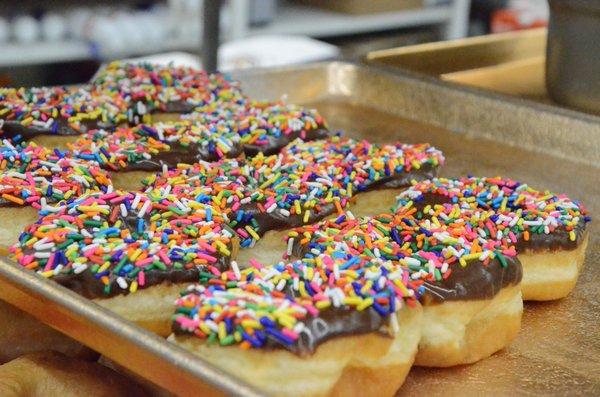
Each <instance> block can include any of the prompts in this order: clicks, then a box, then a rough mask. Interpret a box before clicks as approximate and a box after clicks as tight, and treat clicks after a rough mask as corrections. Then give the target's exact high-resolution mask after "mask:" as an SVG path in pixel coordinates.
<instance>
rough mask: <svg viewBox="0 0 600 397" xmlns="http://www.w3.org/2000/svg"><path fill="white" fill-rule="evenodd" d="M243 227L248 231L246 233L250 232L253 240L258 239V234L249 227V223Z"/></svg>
mask: <svg viewBox="0 0 600 397" xmlns="http://www.w3.org/2000/svg"><path fill="white" fill-rule="evenodd" d="M244 229H246V231H247V232H248V234H250V236H252V238H253V239H254V240H257V241H258V240H260V236H259V235H258V234H257V233H256V232H255V231H254V229H252V228H251V227H250V225H246V227H245V228H244Z"/></svg>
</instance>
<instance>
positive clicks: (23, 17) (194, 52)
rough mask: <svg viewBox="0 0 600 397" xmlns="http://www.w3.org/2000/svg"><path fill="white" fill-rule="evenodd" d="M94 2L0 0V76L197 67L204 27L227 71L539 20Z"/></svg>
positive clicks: (535, 0)
mask: <svg viewBox="0 0 600 397" xmlns="http://www.w3.org/2000/svg"><path fill="white" fill-rule="evenodd" d="M206 1H208V2H214V1H215V0H206ZM99 3H100V2H97V1H92V0H79V1H74V0H45V1H44V0H21V1H18V2H15V1H7V0H0V9H1V13H0V84H1V85H3V86H32V85H55V84H73V83H80V82H85V81H87V80H88V79H89V78H90V77H91V76H92V75H93V73H94V72H95V71H96V70H97V68H98V66H99V65H100V64H101V63H102V62H106V61H109V60H113V59H123V58H126V59H129V58H136V59H137V58H139V57H143V59H149V60H153V61H159V62H175V63H177V64H188V65H194V66H202V59H201V58H202V46H203V42H204V45H205V46H206V41H203V39H205V38H206V37H205V36H204V34H205V33H206V32H205V31H208V32H209V34H210V35H212V36H213V37H210V38H209V39H210V40H212V41H213V42H216V41H217V40H218V43H219V47H218V67H219V69H221V70H231V69H236V68H245V67H259V66H277V65H290V64H297V63H303V62H309V61H315V60H324V59H349V60H357V59H361V58H362V57H364V56H365V54H367V53H368V52H371V51H374V50H378V49H384V48H392V47H398V46H403V45H409V44H418V43H426V42H430V41H438V40H446V39H456V38H462V37H467V36H473V35H481V34H486V33H490V32H505V31H510V30H519V29H525V28H531V27H539V26H545V25H546V24H547V20H548V4H547V2H546V1H545V0H489V1H488V0H471V1H470V0H380V1H364V0H328V1H326V0H301V1H285V0H228V1H227V0H223V1H220V2H217V3H219V8H220V12H219V13H218V15H219V17H218V18H219V20H218V23H215V21H214V20H213V21H212V24H211V26H210V27H208V26H206V24H207V23H211V21H207V14H206V13H205V12H204V3H203V1H202V0H121V1H103V2H101V4H99ZM212 15H215V14H214V12H213V14H212ZM207 28H208V29H207ZM215 29H218V32H219V33H218V35H217V34H215V31H216V30H215ZM203 32H204V33H203ZM205 56H206V55H205Z"/></svg>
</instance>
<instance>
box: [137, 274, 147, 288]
mask: <svg viewBox="0 0 600 397" xmlns="http://www.w3.org/2000/svg"><path fill="white" fill-rule="evenodd" d="M138 285H139V286H140V287H143V286H144V285H146V273H144V271H143V270H142V271H141V272H139V273H138Z"/></svg>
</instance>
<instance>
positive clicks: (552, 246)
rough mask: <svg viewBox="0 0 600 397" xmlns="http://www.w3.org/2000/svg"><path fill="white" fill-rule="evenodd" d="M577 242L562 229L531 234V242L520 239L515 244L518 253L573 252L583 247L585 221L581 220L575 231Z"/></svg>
mask: <svg viewBox="0 0 600 397" xmlns="http://www.w3.org/2000/svg"><path fill="white" fill-rule="evenodd" d="M573 231H574V232H575V241H571V239H570V238H569V232H568V231H567V230H565V229H564V228H562V227H559V228H557V229H555V230H554V231H553V232H552V233H549V234H545V233H529V241H525V240H524V239H522V238H520V239H518V240H517V244H515V248H516V249H517V252H528V253H541V252H544V251H551V252H556V251H560V250H565V251H571V250H574V249H576V248H577V247H579V246H580V245H581V243H582V242H583V240H584V237H585V221H584V220H583V219H580V220H579V222H578V223H577V226H575V229H574V230H573Z"/></svg>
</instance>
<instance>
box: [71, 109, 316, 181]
mask: <svg viewBox="0 0 600 397" xmlns="http://www.w3.org/2000/svg"><path fill="white" fill-rule="evenodd" d="M247 109H248V108H244V107H243V106H238V107H237V108H236V109H235V110H232V111H231V114H229V113H226V114H224V113H219V114H213V113H197V114H195V115H194V116H193V117H190V118H188V119H185V120H180V121H176V122H169V123H155V124H152V125H147V124H141V125H137V126H135V127H132V128H118V129H117V130H116V131H114V132H113V131H107V130H93V131H90V132H88V133H87V134H85V135H84V136H83V137H80V138H79V139H77V140H76V141H75V142H74V143H71V144H68V145H67V146H68V148H69V149H70V150H71V151H72V152H73V156H75V157H78V158H82V159H85V160H92V161H97V162H98V163H99V164H100V165H101V166H102V167H104V168H105V169H108V170H111V171H120V172H118V173H115V174H114V176H113V181H114V183H115V185H116V187H117V188H121V189H129V190H131V189H134V188H137V187H139V183H140V181H141V180H142V179H144V177H146V176H150V175H153V174H154V173H156V172H157V171H161V170H162V169H163V167H165V166H166V167H167V168H173V167H176V166H177V165H178V164H180V163H184V164H193V163H196V162H198V161H216V160H218V159H220V158H224V157H227V158H235V157H238V156H240V155H241V154H244V153H245V154H247V155H256V154H257V153H261V152H265V153H271V152H275V151H279V150H280V149H281V147H282V146H283V145H285V144H287V143H289V142H290V141H292V140H294V139H298V138H302V139H304V140H313V139H318V138H324V137H326V136H327V135H328V130H327V129H326V128H325V126H324V122H323V120H322V119H321V118H320V116H319V115H318V114H317V113H316V112H315V111H312V110H308V109H301V108H296V107H291V106H285V107H284V106H283V105H277V106H265V108H264V109H261V111H260V112H256V111H251V112H248V110H247ZM250 109H253V108H250Z"/></svg>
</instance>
